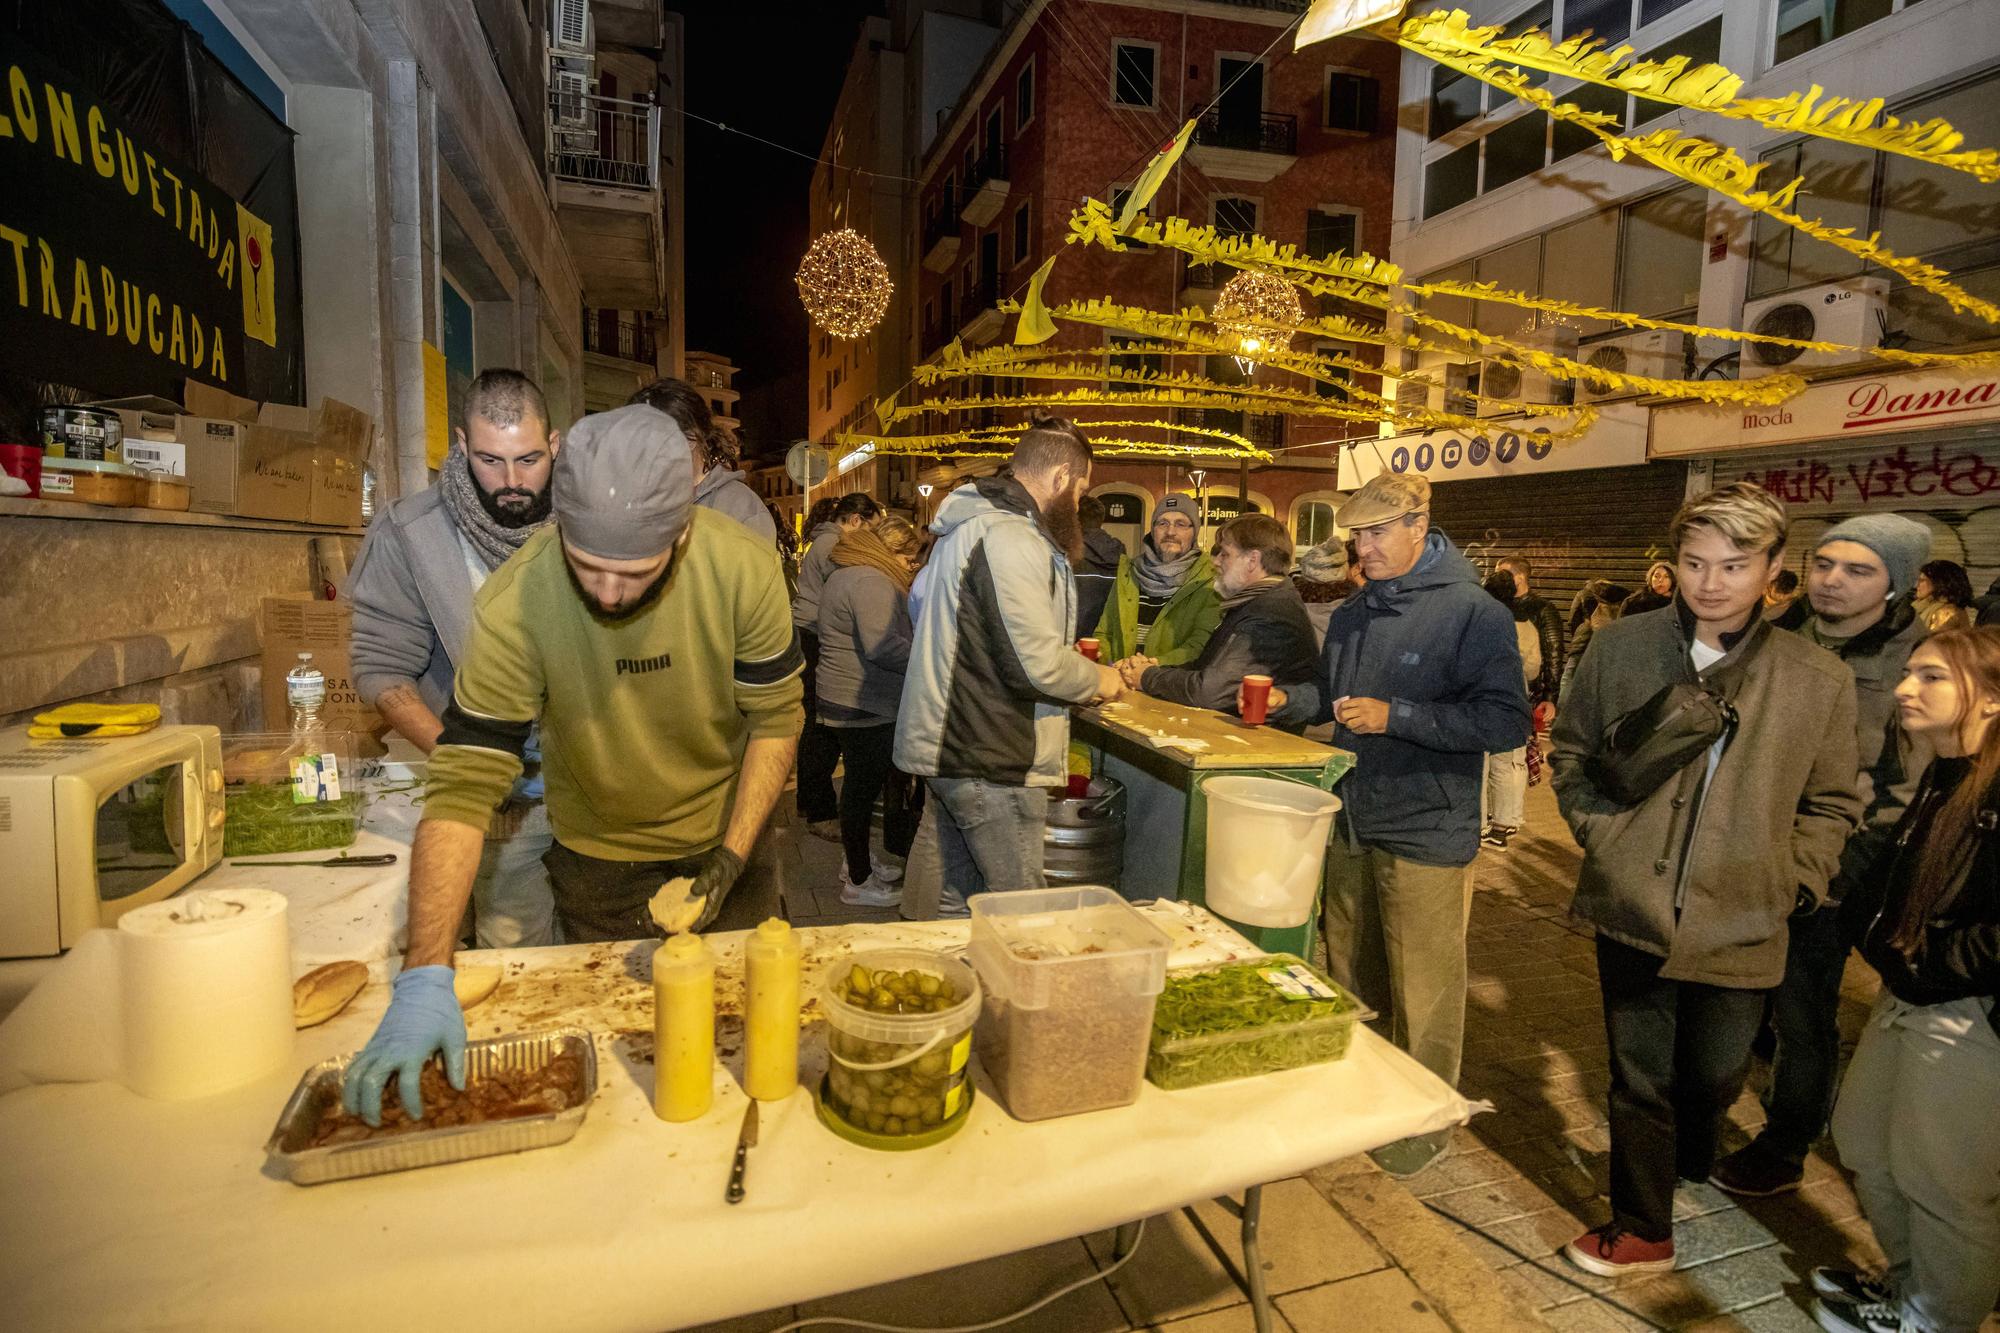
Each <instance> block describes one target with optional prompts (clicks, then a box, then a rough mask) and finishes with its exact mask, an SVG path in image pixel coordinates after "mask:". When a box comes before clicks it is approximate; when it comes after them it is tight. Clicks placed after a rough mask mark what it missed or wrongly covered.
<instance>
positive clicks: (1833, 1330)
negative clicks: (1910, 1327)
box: [1812, 1296, 1903, 1333]
mask: <svg viewBox="0 0 2000 1333" xmlns="http://www.w3.org/2000/svg"><path fill="white" fill-rule="evenodd" d="M1812 1316H1813V1319H1814V1320H1816V1321H1817V1322H1818V1324H1819V1326H1820V1327H1821V1328H1823V1329H1825V1330H1826V1333H1903V1317H1902V1316H1901V1315H1899V1314H1897V1313H1896V1307H1895V1306H1893V1305H1884V1304H1881V1303H1880V1302H1877V1301H1844V1300H1842V1299H1841V1298H1840V1297H1838V1296H1822V1297H1820V1298H1819V1299H1818V1300H1816V1301H1814V1302H1813V1306H1812Z"/></svg>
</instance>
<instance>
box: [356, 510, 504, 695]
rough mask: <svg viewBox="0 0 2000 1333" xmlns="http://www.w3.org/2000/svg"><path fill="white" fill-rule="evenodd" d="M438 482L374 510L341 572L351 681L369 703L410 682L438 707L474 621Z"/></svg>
mask: <svg viewBox="0 0 2000 1333" xmlns="http://www.w3.org/2000/svg"><path fill="white" fill-rule="evenodd" d="M465 560H466V555H465V545H464V543H463V542H462V541H461V540H460V539H459V535H458V525H457V524H455V523H453V522H452V521H451V511H450V510H448V509H446V508H445V504H444V492H443V490H442V488H440V487H437V486H430V487H427V488H425V489H424V490H421V491H418V492H417V493H416V494H415V495H408V496H404V497H403V498H402V499H400V500H398V501H396V503H395V504H393V505H391V506H390V507H389V508H388V509H387V510H385V511H384V512H383V513H381V514H380V515H378V516H377V517H376V519H375V521H374V522H373V523H372V524H370V525H369V528H368V536H367V537H366V538H365V539H364V540H363V541H362V543H361V554H360V555H358V556H356V557H355V560H354V568H353V569H352V570H351V571H349V573H348V576H347V589H346V596H347V600H348V601H349V602H350V603H352V604H353V609H354V642H353V646H352V661H353V666H354V687H355V689H356V690H358V691H359V692H360V694H361V697H362V698H363V699H365V700H367V701H368V702H369V703H371V704H372V703H373V702H375V700H376V699H377V698H379V697H380V696H381V695H382V693H383V691H385V690H388V689H391V688H392V687H394V686H397V685H404V684H409V683H412V682H414V683H415V684H416V687H417V692H418V693H419V694H421V695H422V696H423V699H424V703H425V704H427V705H429V707H430V710H431V711H432V712H434V713H437V714H439V715H440V716H442V715H443V713H444V710H445V705H447V704H449V703H450V702H451V682H452V675H453V672H454V669H455V663H456V662H457V660H458V656H459V654H460V653H461V652H463V651H464V649H465V641H466V637H467V635H468V634H469V633H470V632H471V629H472V594H473V589H472V575H471V573H470V571H468V569H467V568H466V563H465Z"/></svg>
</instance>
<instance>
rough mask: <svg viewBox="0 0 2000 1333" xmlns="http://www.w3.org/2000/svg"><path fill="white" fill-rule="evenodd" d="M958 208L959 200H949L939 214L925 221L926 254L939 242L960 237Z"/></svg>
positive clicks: (932, 215)
mask: <svg viewBox="0 0 2000 1333" xmlns="http://www.w3.org/2000/svg"><path fill="white" fill-rule="evenodd" d="M958 208H959V205H958V200H957V199H955V198H947V199H946V200H945V201H944V203H943V205H942V206H941V207H940V209H939V211H938V212H936V213H933V214H931V216H930V217H928V218H926V219H925V220H924V253H925V254H929V253H930V252H931V250H932V248H933V247H935V246H936V245H937V243H938V242H939V241H944V240H950V239H951V238H953V237H955V236H957V235H958Z"/></svg>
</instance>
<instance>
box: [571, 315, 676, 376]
mask: <svg viewBox="0 0 2000 1333" xmlns="http://www.w3.org/2000/svg"><path fill="white" fill-rule="evenodd" d="M658 349H659V344H658V343H657V342H655V341H654V338H653V326H652V325H651V324H650V323H645V322H641V321H638V320H630V319H606V318H604V317H603V316H601V315H600V314H598V313H597V312H596V311H594V310H586V311H585V312H584V315H583V350H584V351H586V352H595V353H597V354H598V355H599V356H615V357H617V358H618V359H619V360H621V361H643V362H644V363H645V364H647V365H649V366H650V365H655V364H657V363H658V361H659V354H658Z"/></svg>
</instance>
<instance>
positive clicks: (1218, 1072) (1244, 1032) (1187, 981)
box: [1146, 954, 1361, 1088]
mask: <svg viewBox="0 0 2000 1333" xmlns="http://www.w3.org/2000/svg"><path fill="white" fill-rule="evenodd" d="M1304 966H1305V964H1303V963H1301V962H1300V961H1299V960H1298V959H1297V958H1294V957H1292V956H1291V955H1289V954H1273V955H1271V956H1269V957H1266V958H1257V959H1252V960H1250V961H1247V962H1237V963H1223V964H1219V965H1217V966H1214V967H1208V968H1202V969H1199V970H1194V971H1188V972H1180V973H1174V974H1170V975H1169V976H1168V977H1167V983H1166V988H1165V989H1164V990H1162V991H1161V992H1160V998H1159V1003H1158V1004H1157V1005H1155V1006H1154V1009H1153V1038H1152V1050H1151V1053H1150V1055H1149V1056H1148V1057H1147V1060H1146V1076H1147V1077H1148V1078H1150V1079H1152V1081H1153V1082H1154V1083H1155V1084H1157V1085H1158V1086H1160V1087H1162V1088H1192V1087H1198V1086H1200V1085H1201V1084H1204V1083H1220V1082H1222V1081H1224V1080H1225V1079H1233V1078H1249V1077H1252V1076H1254V1075H1257V1074H1268V1073H1272V1072H1273V1071H1275V1070H1280V1069H1296V1068H1298V1067H1299V1066H1300V1065H1309V1064H1318V1063H1322V1062H1324V1061H1329V1060H1338V1059H1340V1058H1341V1056H1343V1055H1345V1054H1347V1042H1348V1038H1349V1037H1350V1036H1351V1035H1352V1034H1353V1031H1354V1023H1355V1021H1356V1019H1357V1018H1358V1017H1359V1015H1360V1010H1361V1006H1360V1005H1359V1004H1358V1003H1357V1002H1356V1001H1355V999H1354V997H1353V996H1351V995H1349V994H1348V993H1347V992H1346V991H1344V990H1342V989H1341V988H1340V987H1339V986H1338V985H1337V984H1336V983H1334V982H1333V981H1331V980H1329V979H1328V978H1327V977H1326V976H1325V974H1324V973H1321V972H1319V971H1318V969H1316V968H1313V969H1308V970H1310V971H1311V972H1312V974H1313V976H1314V977H1315V978H1316V979H1317V980H1318V981H1320V982H1321V983H1323V984H1324V985H1325V986H1326V987H1327V988H1328V989H1330V990H1331V991H1333V998H1331V999H1314V998H1296V997H1293V996H1289V995H1287V994H1285V992H1284V991H1283V990H1281V989H1279V987H1278V986H1276V985H1274V984H1273V983H1272V982H1271V980H1270V979H1269V978H1268V977H1267V976H1266V975H1265V974H1266V973H1268V972H1271V971H1273V970H1275V969H1280V968H1287V967H1304Z"/></svg>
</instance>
